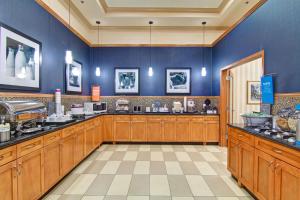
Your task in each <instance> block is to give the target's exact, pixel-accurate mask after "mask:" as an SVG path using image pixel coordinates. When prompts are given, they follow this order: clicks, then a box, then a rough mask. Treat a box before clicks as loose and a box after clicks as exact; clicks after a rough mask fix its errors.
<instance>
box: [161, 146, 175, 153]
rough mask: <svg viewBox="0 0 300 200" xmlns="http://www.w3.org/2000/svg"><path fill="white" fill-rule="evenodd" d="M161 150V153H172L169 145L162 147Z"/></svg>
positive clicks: (172, 150)
mask: <svg viewBox="0 0 300 200" xmlns="http://www.w3.org/2000/svg"><path fill="white" fill-rule="evenodd" d="M161 149H162V151H163V152H174V149H173V147H172V146H171V145H163V146H162V147H161Z"/></svg>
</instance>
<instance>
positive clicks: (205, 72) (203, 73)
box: [201, 22, 207, 77]
mask: <svg viewBox="0 0 300 200" xmlns="http://www.w3.org/2000/svg"><path fill="white" fill-rule="evenodd" d="M205 25H206V22H202V29H203V30H202V31H203V40H202V42H203V44H205ZM206 75H207V71H206V67H205V58H204V49H203V48H202V68H201V76H203V77H205V76H206Z"/></svg>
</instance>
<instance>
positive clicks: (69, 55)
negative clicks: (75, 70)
mask: <svg viewBox="0 0 300 200" xmlns="http://www.w3.org/2000/svg"><path fill="white" fill-rule="evenodd" d="M68 28H69V30H71V1H70V0H69V24H68ZM68 43H69V44H68V48H69V49H67V50H66V55H65V62H66V64H68V65H70V64H72V63H73V55H72V51H71V50H70V39H69V41H68Z"/></svg>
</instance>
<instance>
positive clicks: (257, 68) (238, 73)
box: [220, 50, 264, 146]
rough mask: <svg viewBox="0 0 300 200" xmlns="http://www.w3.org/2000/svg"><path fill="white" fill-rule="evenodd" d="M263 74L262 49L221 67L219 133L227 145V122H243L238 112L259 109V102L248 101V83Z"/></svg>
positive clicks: (258, 79) (223, 144)
mask: <svg viewBox="0 0 300 200" xmlns="http://www.w3.org/2000/svg"><path fill="white" fill-rule="evenodd" d="M263 74H264V51H263V50H262V51H260V52H257V53H255V54H253V55H250V56H248V57H246V58H244V59H242V60H240V61H237V62H235V63H233V64H231V65H228V66H226V67H224V68H222V69H221V81H220V84H221V85H220V90H221V91H220V134H221V137H220V138H221V141H220V143H221V145H222V146H227V129H228V127H227V124H228V123H243V121H242V118H241V117H240V114H242V113H247V112H251V111H259V110H260V104H259V103H252V102H248V85H249V84H251V83H254V84H255V82H259V81H260V77H261V76H262V75H263Z"/></svg>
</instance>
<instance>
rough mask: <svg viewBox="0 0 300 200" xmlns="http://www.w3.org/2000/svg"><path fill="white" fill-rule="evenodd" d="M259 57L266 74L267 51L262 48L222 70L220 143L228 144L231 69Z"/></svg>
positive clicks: (222, 144)
mask: <svg viewBox="0 0 300 200" xmlns="http://www.w3.org/2000/svg"><path fill="white" fill-rule="evenodd" d="M258 58H262V73H263V74H264V68H265V51H264V50H261V51H259V52H256V53H254V54H252V55H249V56H247V57H245V58H243V59H241V60H239V61H236V62H234V63H232V64H230V65H227V66H225V67H223V68H221V70H220V145H221V146H227V138H226V133H227V129H228V127H227V124H228V120H229V118H230V116H229V115H230V112H229V110H228V103H229V101H230V84H229V81H227V80H226V77H227V76H228V75H229V72H230V69H232V68H235V67H238V66H240V65H242V64H244V63H247V62H251V61H253V60H256V59H258Z"/></svg>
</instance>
